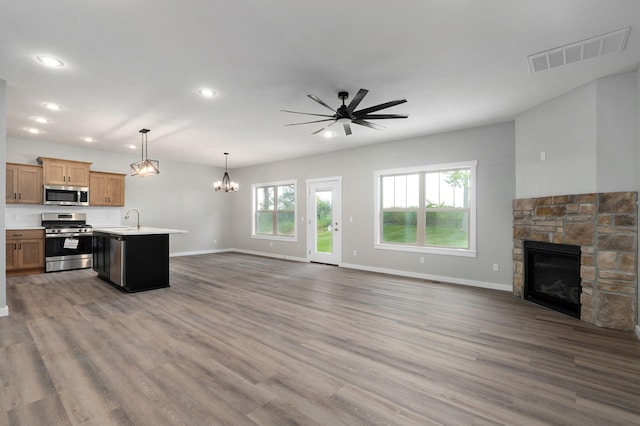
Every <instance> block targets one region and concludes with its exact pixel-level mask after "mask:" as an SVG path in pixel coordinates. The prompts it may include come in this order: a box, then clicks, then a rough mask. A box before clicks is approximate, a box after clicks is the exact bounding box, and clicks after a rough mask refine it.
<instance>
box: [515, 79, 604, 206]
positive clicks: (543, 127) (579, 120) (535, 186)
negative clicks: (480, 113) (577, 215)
mask: <svg viewBox="0 0 640 426" xmlns="http://www.w3.org/2000/svg"><path fill="white" fill-rule="evenodd" d="M596 137H597V136H596V84H595V82H591V83H588V84H586V85H584V86H581V87H579V88H577V89H575V90H573V91H572V92H569V93H567V94H565V95H562V96H560V97H558V98H555V99H552V100H550V101H548V102H546V103H544V104H542V105H538V106H537V107H535V108H532V109H530V110H528V111H526V112H524V113H522V114H520V115H518V116H517V118H516V198H534V197H542V196H547V195H562V194H580V193H588V192H594V191H595V187H596ZM542 152H544V153H545V155H546V159H545V160H541V158H540V154H541V153H542Z"/></svg>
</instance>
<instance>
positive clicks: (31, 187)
mask: <svg viewBox="0 0 640 426" xmlns="http://www.w3.org/2000/svg"><path fill="white" fill-rule="evenodd" d="M6 171H7V187H6V192H5V200H6V202H7V204H42V167H40V166H30V165H28V164H16V163H7V165H6Z"/></svg>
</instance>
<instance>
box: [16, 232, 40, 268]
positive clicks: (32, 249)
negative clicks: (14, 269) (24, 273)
mask: <svg viewBox="0 0 640 426" xmlns="http://www.w3.org/2000/svg"><path fill="white" fill-rule="evenodd" d="M18 256H19V258H18V264H19V265H20V267H21V268H24V269H32V268H42V267H43V266H44V241H43V240H42V239H37V240H19V241H18Z"/></svg>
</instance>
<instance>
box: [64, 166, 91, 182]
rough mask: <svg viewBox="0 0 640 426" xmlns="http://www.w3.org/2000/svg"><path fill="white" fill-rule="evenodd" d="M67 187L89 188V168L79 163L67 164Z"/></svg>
mask: <svg viewBox="0 0 640 426" xmlns="http://www.w3.org/2000/svg"><path fill="white" fill-rule="evenodd" d="M67 185H74V186H89V166H87V165H85V164H81V163H69V164H67Z"/></svg>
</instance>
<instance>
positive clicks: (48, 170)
mask: <svg viewBox="0 0 640 426" xmlns="http://www.w3.org/2000/svg"><path fill="white" fill-rule="evenodd" d="M38 161H39V162H40V163H42V169H43V178H42V180H43V183H44V184H45V185H66V186H89V166H91V163H86V162H84V161H73V160H61V159H58V158H48V157H38Z"/></svg>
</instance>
